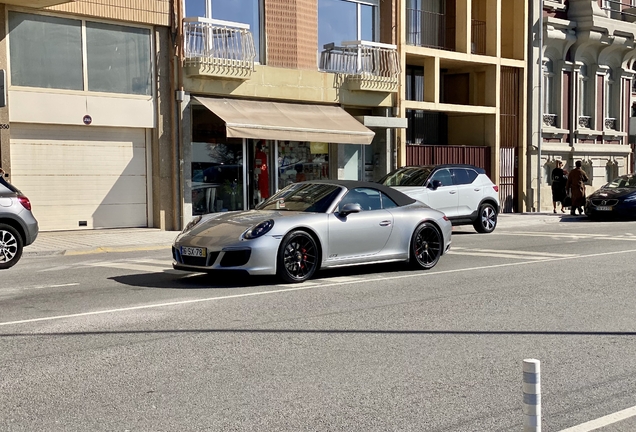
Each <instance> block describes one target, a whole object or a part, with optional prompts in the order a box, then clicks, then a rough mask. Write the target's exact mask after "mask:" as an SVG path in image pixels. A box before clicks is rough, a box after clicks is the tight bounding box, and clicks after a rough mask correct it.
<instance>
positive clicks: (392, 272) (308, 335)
mask: <svg viewBox="0 0 636 432" xmlns="http://www.w3.org/2000/svg"><path fill="white" fill-rule="evenodd" d="M635 255H636V223H631V222H614V223H593V222H587V221H584V220H581V221H575V222H570V223H558V224H557V223H555V224H548V225H536V226H530V225H529V226H527V227H517V228H512V229H508V230H504V229H497V230H496V231H495V232H494V233H493V234H488V235H478V234H476V233H474V232H473V231H472V229H469V228H462V229H460V230H457V231H456V232H455V233H454V235H453V248H452V252H451V253H450V254H449V255H447V256H445V257H443V258H442V259H441V261H440V263H439V264H438V265H437V266H436V267H435V268H434V269H433V270H431V271H428V272H421V271H412V270H410V269H408V268H407V267H404V266H401V265H395V264H393V265H387V266H373V267H357V268H350V269H347V270H338V271H325V272H320V273H319V274H318V275H317V278H316V279H314V280H311V281H310V282H307V283H305V284H300V285H283V284H279V282H278V281H277V280H276V279H273V278H241V277H236V276H234V275H231V276H228V277H221V276H219V275H215V276H208V275H199V274H195V275H191V274H187V273H183V272H176V271H173V270H170V258H169V251H168V250H166V251H165V252H164V251H148V252H137V253H121V254H111V253H108V254H97V255H85V256H48V257H30V256H29V257H24V259H23V260H22V261H21V262H20V263H19V264H18V265H17V266H16V267H14V268H13V269H10V270H8V271H3V272H2V273H0V407H1V409H0V430H2V431H36V430H37V431H40V430H46V431H86V430H100V431H101V430H108V431H173V430H183V431H190V430H192V431H195V430H211V431H440V432H441V431H520V430H522V423H523V413H522V389H521V380H522V371H521V365H522V360H523V359H526V358H536V359H539V360H541V369H542V389H543V393H542V404H543V431H560V430H563V429H567V428H571V427H574V426H577V425H580V424H582V423H585V422H588V421H591V420H594V419H599V418H602V417H604V416H607V415H609V414H612V413H615V412H618V411H621V410H625V409H628V408H631V407H633V406H635V405H636V320H635V319H634V318H635V313H634V310H635V309H636V299H635V297H634V295H633V292H634V287H636V271H635V266H634V256H635ZM635 429H636V421H634V417H630V418H628V419H626V420H623V421H620V422H615V423H612V424H611V425H609V426H606V427H604V428H602V429H598V430H602V431H604V432H609V431H617V432H618V431H631V430H635ZM583 430H591V429H579V431H583Z"/></svg>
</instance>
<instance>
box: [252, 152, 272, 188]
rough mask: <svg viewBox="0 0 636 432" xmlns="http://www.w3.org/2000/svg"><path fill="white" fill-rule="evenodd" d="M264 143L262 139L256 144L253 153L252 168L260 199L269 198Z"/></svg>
mask: <svg viewBox="0 0 636 432" xmlns="http://www.w3.org/2000/svg"><path fill="white" fill-rule="evenodd" d="M264 147H265V144H264V143H263V141H261V142H259V143H258V144H256V153H255V154H254V168H256V169H255V173H256V176H257V181H256V182H257V184H258V191H259V192H260V194H261V199H267V198H269V174H268V173H267V168H268V167H267V154H266V153H265V152H264V151H263V148H264Z"/></svg>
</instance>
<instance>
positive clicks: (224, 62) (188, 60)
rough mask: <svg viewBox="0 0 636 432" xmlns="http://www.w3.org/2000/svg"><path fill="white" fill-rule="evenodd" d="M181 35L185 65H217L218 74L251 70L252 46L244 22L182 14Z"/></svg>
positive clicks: (249, 71) (248, 28)
mask: <svg viewBox="0 0 636 432" xmlns="http://www.w3.org/2000/svg"><path fill="white" fill-rule="evenodd" d="M183 37H184V47H183V51H184V52H183V57H184V66H185V67H189V66H194V67H201V66H204V67H210V68H213V69H214V68H217V69H219V71H220V72H222V73H221V74H222V75H226V74H227V73H230V74H231V73H232V72H244V73H245V72H248V73H251V72H252V71H253V70H254V59H255V58H256V50H255V48H254V39H253V36H252V32H251V31H250V26H249V25H248V24H242V23H235V22H230V21H221V20H215V19H209V18H201V17H197V18H185V19H184V20H183Z"/></svg>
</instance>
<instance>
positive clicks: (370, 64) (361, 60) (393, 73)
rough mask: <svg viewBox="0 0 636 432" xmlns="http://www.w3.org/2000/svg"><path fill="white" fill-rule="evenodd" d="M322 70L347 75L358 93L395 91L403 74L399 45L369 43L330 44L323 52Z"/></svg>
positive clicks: (321, 57) (321, 55)
mask: <svg viewBox="0 0 636 432" xmlns="http://www.w3.org/2000/svg"><path fill="white" fill-rule="evenodd" d="M320 70H322V71H325V72H331V73H336V74H343V75H346V76H347V78H348V80H349V81H350V82H357V83H358V84H356V85H357V88H356V89H358V90H374V89H377V90H382V91H394V89H396V88H397V83H398V78H399V75H400V61H399V57H398V52H397V46H395V45H389V44H383V43H378V42H368V41H351V42H342V46H336V45H335V43H330V44H327V45H325V46H324V50H323V51H322V53H320Z"/></svg>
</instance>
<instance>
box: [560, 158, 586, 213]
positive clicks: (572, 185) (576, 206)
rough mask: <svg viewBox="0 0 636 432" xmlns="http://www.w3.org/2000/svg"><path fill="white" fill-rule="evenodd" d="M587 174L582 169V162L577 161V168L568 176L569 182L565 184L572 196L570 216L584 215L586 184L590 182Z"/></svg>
mask: <svg viewBox="0 0 636 432" xmlns="http://www.w3.org/2000/svg"><path fill="white" fill-rule="evenodd" d="M588 180H589V179H588V177H587V174H585V171H583V170H582V169H581V161H576V168H574V169H573V170H572V171H570V174H568V181H567V182H566V183H565V190H566V191H568V190H569V191H570V193H571V196H572V207H571V209H570V214H571V215H574V214H576V212H575V210H578V211H579V214H583V206H584V205H585V183H586V182H587V181H588Z"/></svg>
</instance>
